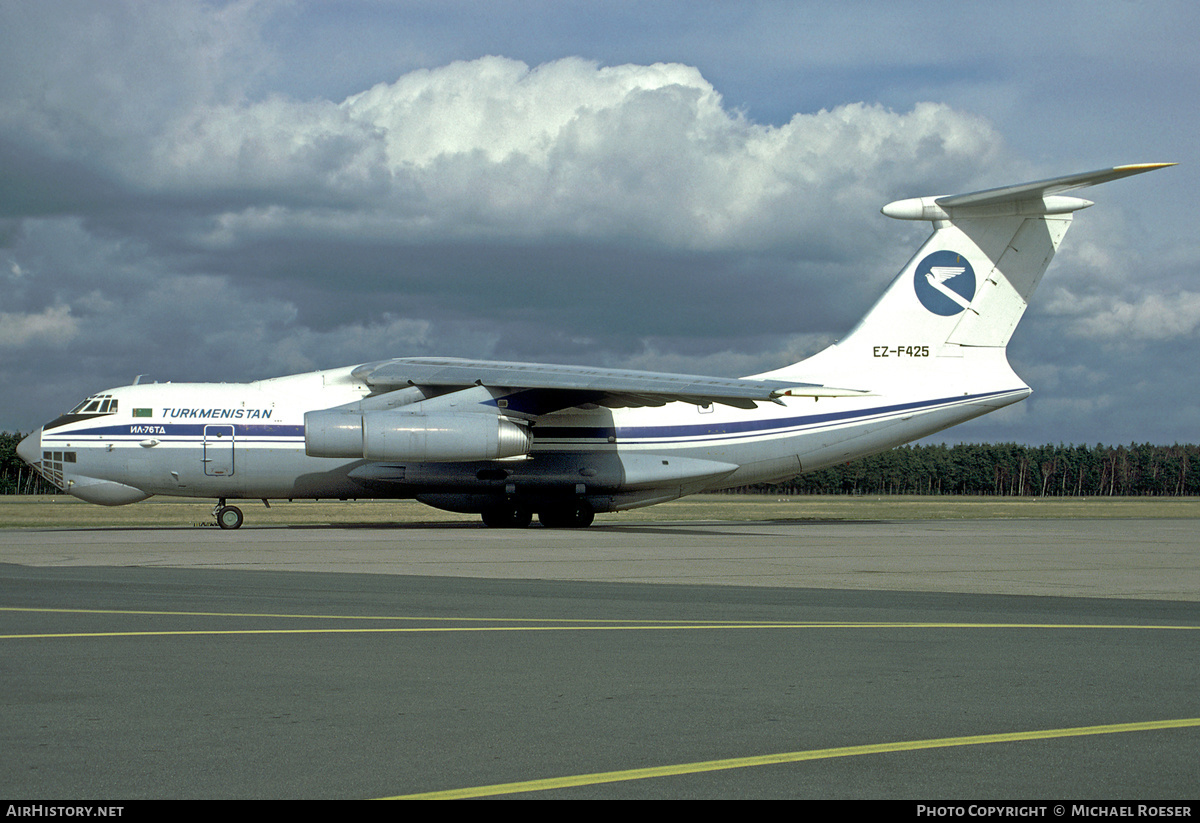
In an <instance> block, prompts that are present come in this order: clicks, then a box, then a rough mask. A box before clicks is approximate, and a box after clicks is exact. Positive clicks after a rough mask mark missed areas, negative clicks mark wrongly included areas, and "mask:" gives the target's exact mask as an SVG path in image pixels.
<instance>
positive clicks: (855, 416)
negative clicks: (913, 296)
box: [533, 389, 1024, 441]
mask: <svg viewBox="0 0 1200 823" xmlns="http://www.w3.org/2000/svg"><path fill="white" fill-rule="evenodd" d="M1023 391H1024V389H1006V390H1004V391H994V392H985V393H983V394H972V395H962V396H959V397H940V398H936V399H933V400H918V401H914V402H911V403H895V404H892V405H888V406H875V407H872V408H869V409H857V410H854V411H840V412H828V413H825V414H805V415H799V416H796V417H776V418H771V419H767V420H740V421H731V422H728V423H721V424H711V423H691V424H687V425H681V426H625V427H621V428H619V429H617V428H613V427H611V426H610V427H603V426H596V427H590V426H546V425H539V426H535V427H534V429H533V432H534V437H535V439H536V440H538V441H545V440H597V439H607V438H608V437H617V438H618V439H621V440H628V439H643V438H644V439H650V438H676V439H684V438H696V437H720V436H723V435H724V436H728V435H742V436H747V435H763V434H771V433H783V432H784V431H785V430H788V429H799V428H808V427H814V426H820V425H829V424H834V423H846V422H852V421H865V420H868V419H870V418H873V417H882V416H886V415H889V414H897V413H900V412H905V411H918V410H923V411H930V410H933V409H935V408H937V407H939V406H947V407H949V406H955V405H963V404H966V403H972V402H975V401H978V400H985V399H988V398H993V397H1001V396H1004V395H1006V394H1017V393H1020V392H1023Z"/></svg>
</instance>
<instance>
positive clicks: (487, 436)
mask: <svg viewBox="0 0 1200 823" xmlns="http://www.w3.org/2000/svg"><path fill="white" fill-rule="evenodd" d="M530 442H531V437H530V434H529V430H528V429H527V428H525V427H524V426H521V425H519V424H517V423H514V422H513V421H511V420H508V419H507V418H504V417H499V416H497V415H491V414H461V413H453V412H443V413H434V414H413V413H411V412H408V413H406V412H400V411H368V412H363V413H361V414H359V413H354V412H344V411H333V410H325V411H313V412H308V413H307V414H305V415H304V451H305V453H307V454H308V455H309V456H311V457H343V458H366V459H367V460H404V461H415V462H420V463H451V462H460V461H471V460H498V459H500V458H502V457H519V456H520V455H523V454H528V453H529V446H530Z"/></svg>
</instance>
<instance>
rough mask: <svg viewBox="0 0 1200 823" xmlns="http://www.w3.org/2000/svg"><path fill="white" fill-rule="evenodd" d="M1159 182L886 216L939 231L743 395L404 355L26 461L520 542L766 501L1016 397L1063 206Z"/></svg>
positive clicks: (222, 397) (74, 488)
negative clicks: (319, 504)
mask: <svg viewBox="0 0 1200 823" xmlns="http://www.w3.org/2000/svg"><path fill="white" fill-rule="evenodd" d="M1171 165H1175V164H1174V163H1144V164H1137V165H1125V166H1116V167H1113V168H1106V169H1100V170H1097V171H1091V172H1085V173H1082V174H1073V175H1067V176H1065V177H1056V178H1052V179H1049V180H1040V181H1037V182H1033V183H1024V184H1020V185H1015V186H1005V187H1001V188H995V189H987V190H984V191H977V192H971V193H967V194H958V195H949V196H932V197H918V198H912V199H907V200H898V201H896V202H893V203H889V204H888V205H886V206H884V207H883V209H882V212H883V214H885V215H887V216H888V217H893V218H897V219H900V220H917V221H929V222H931V223H932V224H933V233H932V235H930V237H929V239H928V240H926V242H925V244H924V245H923V246H921V248H920V250H919V251H917V253H916V255H915V256H913V257H912V259H911V260H909V262H908V263H907V264H906V265H905V266H904V268H903V269H902V270H901V271H900V273H899V274H898V275H897V276H896V278H895V279H894V280H893V281H892V283H891V285H890V286H888V288H887V289H886V291H884V293H883V295H882V297H880V298H879V300H878V301H877V302H876V303H875V305H874V306H873V307H872V308H871V309H870V310H869V311H868V312H867V314H866V316H864V317H863V318H862V320H861V321H859V323H858V325H857V326H855V327H854V329H852V330H851V331H850V333H849V334H848V335H847V336H846V337H844V338H843V339H841V340H840V341H838V342H836V343H834V344H832V345H830V346H829V347H827V348H825V349H824V350H822V351H820V352H818V353H816V354H815V355H813V356H812V357H809V358H807V359H805V360H803V361H801V362H798V363H794V364H792V365H788V366H784V367H783V368H779V369H775V370H773V371H768V372H764V373H762V374H756V375H752V376H749V377H744V378H719V377H702V376H695V375H684V374H665V373H656V372H646V371H633V370H627V369H609V368H590V367H586V366H560V365H544V364H536V363H518V362H495V361H485V360H472V359H463V358H448V357H447V358H437V357H400V358H395V359H391V360H378V361H374V362H369V363H363V364H359V365H355V366H347V367H344V368H337V369H330V370H325V371H316V372H310V373H307V374H298V375H291V376H288V377H278V378H274V379H268V380H259V381H256V382H251V383H151V384H146V383H140V382H137V383H135V385H131V386H123V387H120V388H114V389H110V390H108V391H104V392H101V393H100V394H95V395H92V396H91V397H88V398H87V399H86V400H84V401H83V402H82V403H80V404H79V405H78V406H76V407H75V408H74V409H72V410H71V411H69V412H68V413H66V414H64V415H62V416H60V417H58V418H56V419H55V420H53V421H51V422H49V423H46V424H45V425H44V426H42V427H41V428H39V429H37V430H36V431H34V432H33V433H31V434H30V435H29V436H28V437H26V438H25V439H24V440H22V442H21V443H20V444H19V446H18V449H17V452H18V454H19V455H20V456H21V458H22V459H24V460H25V462H27V463H29V464H30V465H31V466H33V467H34V468H35V469H36V470H37V471H39V472H40V473H41V474H42V476H43V477H45V478H46V479H47V480H49V481H50V482H51V483H53V484H54V485H55V486H57V487H58V488H59V489H61V490H63V491H65V492H67V493H68V494H71V495H74V496H75V497H78V498H80V499H82V500H86V501H89V502H91V503H98V504H101V505H106V506H116V505H123V504H127V503H134V502H137V501H140V500H144V499H146V498H148V497H150V496H151V495H156V494H158V495H175V496H185V497H209V498H216V499H217V504H216V507H215V508H214V509H213V514H214V516H215V518H216V521H217V524H218V525H219V526H220V527H221V528H223V529H237V528H239V527H240V526H241V525H242V522H243V514H242V512H241V510H240V509H239V508H238V507H237V506H235V505H231V504H229V502H228V501H230V500H247V499H261V500H262V501H263V503H264V504H265V505H268V506H269V505H270V503H269V500H270V499H272V498H274V499H322V498H338V499H347V498H360V497H369V498H409V499H416V500H418V501H420V502H422V503H425V504H428V505H430V506H433V507H435V508H438V509H444V510H448V511H454V512H468V513H476V514H479V515H481V516H482V519H483V522H484V524H486V525H487V526H491V527H499V528H523V527H526V526H528V525H530V523H531V522H532V519H533V515H534V514H535V513H536V514H537V517H538V520H539V522H540V523H541V524H542V525H543V526H546V527H550V528H581V527H586V526H590V525H591V524H592V521H593V519H594V517H595V515H596V513H598V512H615V511H623V510H627V509H634V508H638V507H642V506H649V505H653V504H655V503H661V502H664V501H668V500H674V499H677V498H680V497H683V496H685V495H690V494H695V493H697V492H706V491H715V490H719V489H726V488H731V487H735V486H744V485H748V484H751V483H763V482H778V481H782V480H787V479H790V478H792V477H795V476H796V475H799V474H802V473H804V472H808V471H813V470H816V469H820V468H823V467H825V466H829V465H833V464H837V463H844V462H847V461H850V460H853V459H855V458H858V457H864V456H866V455H869V454H874V453H876V452H880V451H885V450H887V449H890V448H894V447H895V446H898V445H901V444H903V443H907V442H909V441H912V440H916V439H918V438H921V437H925V436H927V435H930V434H933V433H935V432H938V431H941V430H943V429H946V428H948V427H950V426H953V425H956V424H958V423H962V422H964V421H966V420H970V419H972V418H975V417H979V416H980V415H983V414H987V413H988V412H991V411H995V410H996V409H1000V408H1003V407H1005V406H1008V405H1010V404H1012V403H1016V402H1018V401H1020V400H1023V399H1025V398H1026V397H1028V396H1029V395H1030V393H1031V389H1030V388H1029V387H1028V386H1027V385H1025V383H1024V382H1023V381H1022V380H1021V379H1020V378H1019V377H1018V376H1017V375H1016V374H1015V373H1014V372H1013V370H1012V368H1011V367H1010V365H1009V363H1008V359H1007V356H1006V346H1007V344H1008V342H1009V339H1010V338H1011V336H1012V334H1013V330H1014V329H1015V328H1016V326H1017V323H1018V321H1019V320H1020V319H1021V316H1022V314H1023V313H1024V311H1025V307H1026V305H1027V304H1028V302H1029V299H1030V296H1031V295H1032V294H1033V291H1034V289H1035V288H1036V287H1037V285H1038V282H1039V281H1040V280H1041V277H1042V275H1043V273H1044V272H1045V270H1046V267H1047V266H1048V265H1049V263H1050V259H1051V258H1052V257H1053V256H1054V252H1055V251H1056V250H1057V248H1058V246H1059V244H1060V243H1061V242H1062V239H1063V236H1064V235H1065V234H1066V231H1067V229H1068V227H1069V226H1070V223H1071V220H1072V218H1073V216H1074V213H1075V212H1076V211H1078V210H1080V209H1083V208H1087V207H1088V206H1091V205H1093V203H1092V202H1091V201H1088V200H1083V199H1081V198H1078V197H1073V196H1067V195H1065V194H1064V192H1067V191H1072V190H1075V189H1079V188H1083V187H1086V186H1093V185H1096V184H1099V183H1105V182H1108V181H1112V180H1118V179H1120V178H1123V177H1128V176H1130V175H1135V174H1141V173H1144V172H1148V171H1152V170H1155V169H1160V168H1163V167H1166V166H1171Z"/></svg>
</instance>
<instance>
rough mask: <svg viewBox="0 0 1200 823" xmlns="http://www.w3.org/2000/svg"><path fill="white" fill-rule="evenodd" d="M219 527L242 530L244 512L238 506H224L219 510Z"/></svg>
mask: <svg viewBox="0 0 1200 823" xmlns="http://www.w3.org/2000/svg"><path fill="white" fill-rule="evenodd" d="M217 525H218V526H220V527H221V528H222V529H239V528H241V526H242V510H241V509H239V508H238V507H237V506H222V507H221V508H219V509H217Z"/></svg>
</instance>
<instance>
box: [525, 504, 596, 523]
mask: <svg viewBox="0 0 1200 823" xmlns="http://www.w3.org/2000/svg"><path fill="white" fill-rule="evenodd" d="M595 519H596V513H595V512H594V511H592V507H591V506H589V505H588V504H587V503H585V502H584V501H582V500H580V501H579V502H577V503H571V504H569V505H566V506H556V507H555V508H552V509H546V510H545V511H540V512H538V520H540V521H541V523H542V525H543V526H545V527H546V528H548V529H586V528H587V527H588V526H590V525H592V521H593V520H595Z"/></svg>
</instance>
